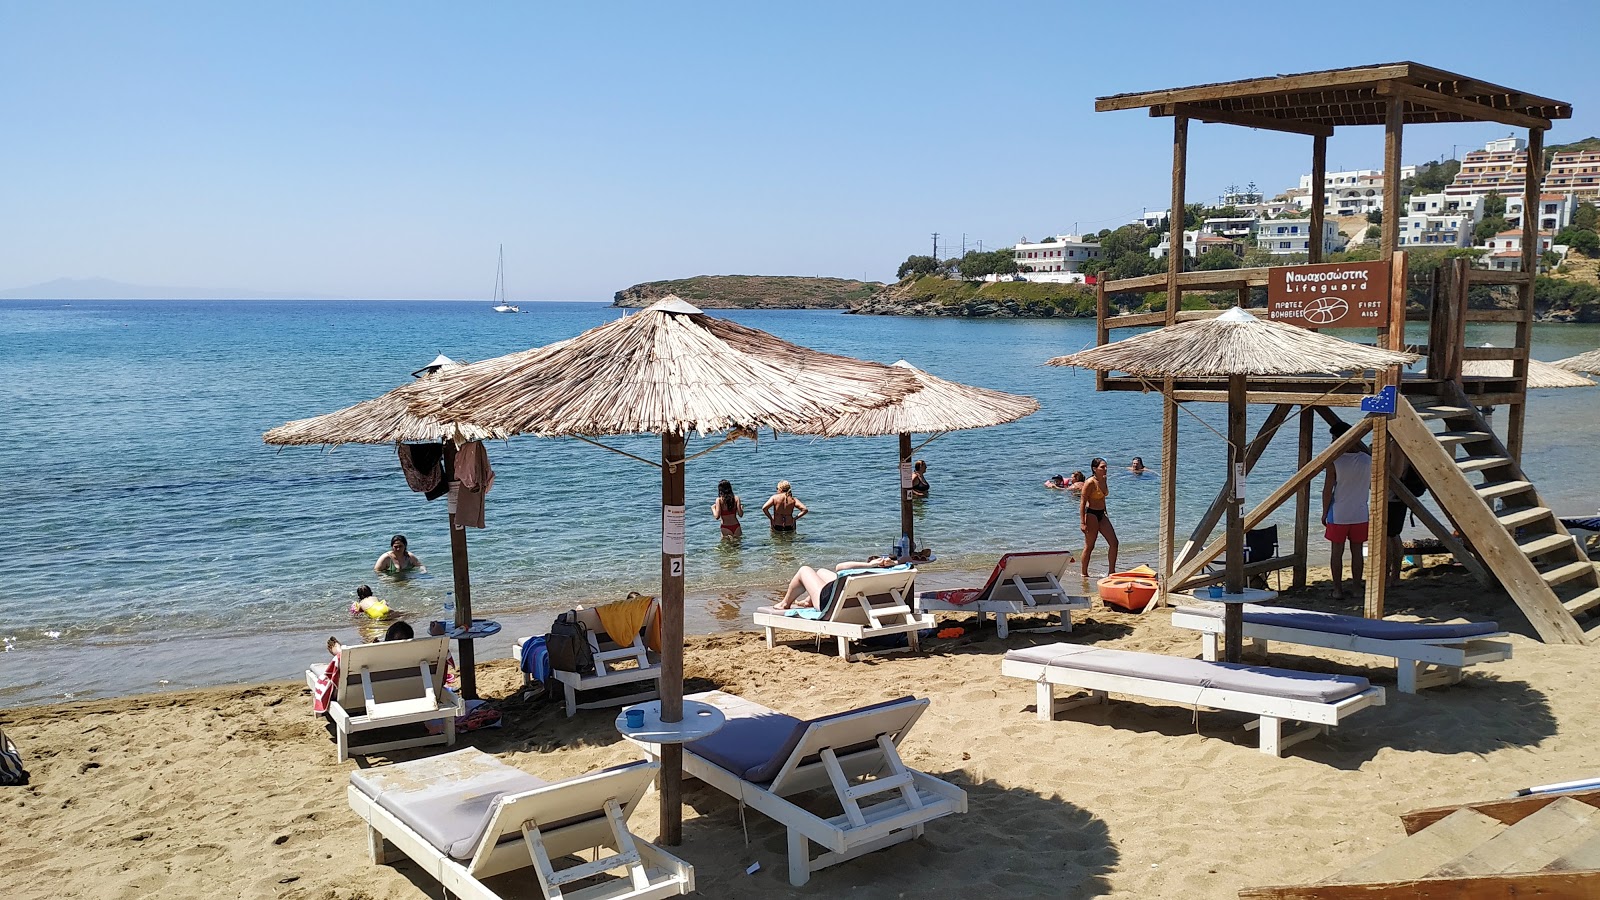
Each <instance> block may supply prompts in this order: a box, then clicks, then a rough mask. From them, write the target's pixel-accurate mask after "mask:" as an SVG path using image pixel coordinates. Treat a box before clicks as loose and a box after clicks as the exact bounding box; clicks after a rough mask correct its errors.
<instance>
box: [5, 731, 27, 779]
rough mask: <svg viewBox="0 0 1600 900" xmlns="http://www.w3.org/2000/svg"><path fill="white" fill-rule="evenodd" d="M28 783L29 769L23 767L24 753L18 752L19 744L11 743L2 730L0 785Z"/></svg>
mask: <svg viewBox="0 0 1600 900" xmlns="http://www.w3.org/2000/svg"><path fill="white" fill-rule="evenodd" d="M27 783H28V770H27V769H24V768H23V767H22V754H21V753H18V752H17V745H16V744H13V743H11V739H10V738H8V737H6V733H5V732H4V731H0V785H6V786H13V785H23V784H27Z"/></svg>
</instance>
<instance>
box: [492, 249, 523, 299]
mask: <svg viewBox="0 0 1600 900" xmlns="http://www.w3.org/2000/svg"><path fill="white" fill-rule="evenodd" d="M494 311H495V312H497V313H519V312H522V310H520V309H518V308H517V307H516V306H514V305H512V304H510V303H507V302H506V245H505V244H501V245H500V266H499V268H497V269H495V273H494Z"/></svg>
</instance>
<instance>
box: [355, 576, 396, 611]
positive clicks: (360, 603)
mask: <svg viewBox="0 0 1600 900" xmlns="http://www.w3.org/2000/svg"><path fill="white" fill-rule="evenodd" d="M389 612H390V610H389V604H387V603H385V602H383V601H382V600H380V599H378V598H377V597H374V596H372V588H370V587H367V586H366V585H364V584H363V585H362V586H360V587H358V588H356V599H355V602H354V603H351V604H350V615H352V616H359V615H365V616H367V617H368V618H372V619H382V618H384V617H386V616H388V615H389Z"/></svg>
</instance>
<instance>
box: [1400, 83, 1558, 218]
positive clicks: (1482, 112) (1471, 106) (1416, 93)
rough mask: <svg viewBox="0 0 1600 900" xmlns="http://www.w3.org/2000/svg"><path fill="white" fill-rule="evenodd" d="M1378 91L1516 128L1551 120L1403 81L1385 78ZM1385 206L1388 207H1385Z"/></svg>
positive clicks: (1547, 123) (1546, 123)
mask: <svg viewBox="0 0 1600 900" xmlns="http://www.w3.org/2000/svg"><path fill="white" fill-rule="evenodd" d="M1378 94H1379V95H1380V96H1384V97H1393V98H1398V99H1400V100H1404V101H1405V102H1406V103H1409V104H1411V105H1412V106H1413V107H1417V106H1420V107H1426V108H1427V109H1434V110H1439V111H1440V112H1449V113H1455V114H1456V115H1458V116H1463V117H1465V119H1466V121H1468V122H1499V123H1500V124H1502V125H1511V126H1513V127H1516V128H1549V127H1550V120H1549V119H1543V118H1540V117H1538V116H1530V115H1528V114H1526V113H1520V112H1516V111H1515V110H1510V109H1496V108H1494V107H1491V106H1485V105H1484V104H1482V103H1473V102H1472V101H1471V100H1463V99H1462V98H1460V97H1452V96H1449V95H1448V94H1441V93H1439V92H1438V91H1430V90H1428V89H1427V88H1424V87H1420V86H1417V85H1413V84H1406V83H1405V82H1402V81H1388V82H1384V83H1383V84H1380V85H1378ZM1384 208H1385V209H1390V208H1391V207H1388V206H1385V207H1384Z"/></svg>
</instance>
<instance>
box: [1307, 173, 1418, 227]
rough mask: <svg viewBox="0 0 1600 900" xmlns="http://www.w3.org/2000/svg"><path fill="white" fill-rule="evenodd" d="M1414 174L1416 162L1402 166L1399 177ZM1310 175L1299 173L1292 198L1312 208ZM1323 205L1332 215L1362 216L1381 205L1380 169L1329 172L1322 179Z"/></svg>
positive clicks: (1325, 210) (1381, 179) (1381, 184)
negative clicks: (1297, 183) (1296, 188)
mask: <svg viewBox="0 0 1600 900" xmlns="http://www.w3.org/2000/svg"><path fill="white" fill-rule="evenodd" d="M1416 174H1417V167H1416V166H1402V167H1401V168H1400V177H1401V178H1410V177H1411V176H1413V175H1416ZM1312 194H1313V191H1312V190H1311V176H1310V175H1301V176H1300V187H1299V189H1298V190H1296V191H1295V192H1294V198H1295V202H1296V203H1297V204H1298V205H1299V207H1300V208H1301V209H1310V208H1311V202H1312V201H1311V197H1312ZM1322 209H1323V212H1325V213H1326V214H1328V215H1331V216H1363V215H1366V214H1367V213H1369V212H1372V211H1373V210H1375V209H1383V172H1381V171H1379V170H1378V169H1352V170H1350V171H1348V172H1328V173H1326V174H1325V175H1324V176H1323V181H1322Z"/></svg>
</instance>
